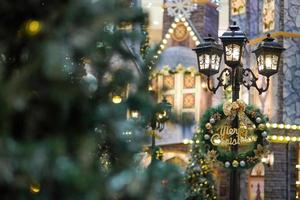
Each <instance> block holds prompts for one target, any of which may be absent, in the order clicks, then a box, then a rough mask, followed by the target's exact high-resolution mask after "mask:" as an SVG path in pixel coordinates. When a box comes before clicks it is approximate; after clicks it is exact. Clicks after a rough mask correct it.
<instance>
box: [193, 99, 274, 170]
mask: <svg viewBox="0 0 300 200" xmlns="http://www.w3.org/2000/svg"><path fill="white" fill-rule="evenodd" d="M236 116H237V117H238V119H239V128H232V127H231V124H232V121H233V120H234V119H235V117H236ZM267 121H268V118H267V117H266V116H264V115H263V114H262V113H261V112H260V110H259V109H257V108H255V107H254V106H252V105H246V104H245V103H244V102H243V101H242V100H237V101H236V102H225V103H224V104H221V105H220V106H218V107H216V108H210V109H208V110H207V111H206V113H205V114H204V116H203V118H202V120H201V122H200V129H199V131H198V132H197V133H196V134H195V138H194V140H198V141H199V140H200V141H202V144H203V145H202V146H204V150H203V151H204V154H205V157H206V159H207V160H208V161H209V162H212V163H215V162H218V163H219V164H221V165H223V166H225V167H226V168H245V169H247V168H251V167H253V166H254V165H255V164H256V163H258V162H260V161H261V158H262V157H264V156H266V155H267V154H268V153H269V151H268V148H267V146H268V140H267V136H268V130H267V126H266V123H267ZM234 145H239V151H238V153H237V154H234V153H233V152H231V151H230V148H231V147H232V146H234Z"/></svg>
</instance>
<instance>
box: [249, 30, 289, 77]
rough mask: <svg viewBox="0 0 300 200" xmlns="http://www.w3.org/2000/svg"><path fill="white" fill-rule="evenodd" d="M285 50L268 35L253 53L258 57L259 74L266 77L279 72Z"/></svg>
mask: <svg viewBox="0 0 300 200" xmlns="http://www.w3.org/2000/svg"><path fill="white" fill-rule="evenodd" d="M284 50H285V49H284V48H283V47H282V46H281V45H280V44H278V43H277V42H275V41H274V38H271V37H270V34H268V35H267V38H266V39H264V40H263V42H261V43H260V44H259V45H258V47H257V49H256V50H254V51H253V53H255V55H256V61H257V66H258V73H260V74H261V75H263V76H266V77H270V76H272V75H273V74H276V73H277V72H278V66H279V61H280V57H281V53H282V51H284Z"/></svg>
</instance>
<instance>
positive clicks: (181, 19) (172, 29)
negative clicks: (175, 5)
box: [155, 17, 200, 59]
mask: <svg viewBox="0 0 300 200" xmlns="http://www.w3.org/2000/svg"><path fill="white" fill-rule="evenodd" d="M179 22H183V24H184V26H185V27H186V30H187V31H188V32H189V34H190V36H191V37H192V40H193V41H194V42H195V44H196V46H198V45H199V44H200V41H199V40H198V37H196V36H195V32H194V31H193V30H192V28H191V26H190V25H189V22H188V21H186V19H185V18H184V17H179V18H175V19H174V22H173V23H172V24H171V26H170V28H169V29H168V33H166V35H165V37H164V38H163V39H162V41H161V44H160V48H159V49H158V51H157V54H161V53H162V50H164V48H165V44H167V43H168V39H170V38H171V34H172V33H174V29H175V28H176V27H177V23H179ZM155 59H157V57H155Z"/></svg>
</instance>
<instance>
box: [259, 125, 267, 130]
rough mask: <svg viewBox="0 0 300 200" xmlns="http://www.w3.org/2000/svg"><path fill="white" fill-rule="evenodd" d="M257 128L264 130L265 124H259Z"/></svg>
mask: <svg viewBox="0 0 300 200" xmlns="http://www.w3.org/2000/svg"><path fill="white" fill-rule="evenodd" d="M258 128H259V130H265V129H266V125H265V124H259V125H258Z"/></svg>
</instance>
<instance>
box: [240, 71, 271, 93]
mask: <svg viewBox="0 0 300 200" xmlns="http://www.w3.org/2000/svg"><path fill="white" fill-rule="evenodd" d="M246 77H250V79H249V80H244V78H246ZM257 80H258V78H257V77H256V76H255V74H254V73H253V71H252V70H251V69H249V68H247V69H243V85H244V86H245V87H246V88H247V89H248V90H249V89H250V87H254V88H256V90H257V91H258V93H259V94H261V93H263V92H266V91H267V90H268V89H269V85H270V77H269V76H268V77H267V85H266V87H265V88H263V87H258V85H257Z"/></svg>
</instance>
